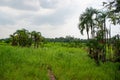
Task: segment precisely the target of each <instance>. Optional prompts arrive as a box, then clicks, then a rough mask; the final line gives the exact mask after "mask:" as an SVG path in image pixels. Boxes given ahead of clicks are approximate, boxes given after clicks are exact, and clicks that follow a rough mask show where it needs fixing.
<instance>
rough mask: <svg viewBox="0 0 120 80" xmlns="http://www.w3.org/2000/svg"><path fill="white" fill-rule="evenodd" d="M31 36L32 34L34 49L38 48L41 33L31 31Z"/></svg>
mask: <svg viewBox="0 0 120 80" xmlns="http://www.w3.org/2000/svg"><path fill="white" fill-rule="evenodd" d="M31 34H32V39H33V42H34V47H36V48H38V47H39V44H40V41H41V40H42V36H41V33H40V32H36V31H32V32H31Z"/></svg>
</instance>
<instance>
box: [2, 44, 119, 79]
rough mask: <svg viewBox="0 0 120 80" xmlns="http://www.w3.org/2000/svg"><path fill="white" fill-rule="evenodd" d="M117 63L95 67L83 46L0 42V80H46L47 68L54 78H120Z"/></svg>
mask: <svg viewBox="0 0 120 80" xmlns="http://www.w3.org/2000/svg"><path fill="white" fill-rule="evenodd" d="M118 65H119V63H112V62H106V63H104V64H103V63H100V66H97V65H96V64H95V62H94V60H92V59H90V58H89V57H88V56H87V53H86V52H85V50H84V49H82V48H70V47H69V48H68V47H62V46H61V45H57V44H54V43H48V44H46V45H45V47H42V48H38V49H34V48H32V47H31V48H21V47H12V46H5V45H0V80H49V76H48V71H47V67H50V68H51V69H52V71H53V73H54V75H55V76H56V79H57V80H120V74H119V72H118V71H117V68H118Z"/></svg>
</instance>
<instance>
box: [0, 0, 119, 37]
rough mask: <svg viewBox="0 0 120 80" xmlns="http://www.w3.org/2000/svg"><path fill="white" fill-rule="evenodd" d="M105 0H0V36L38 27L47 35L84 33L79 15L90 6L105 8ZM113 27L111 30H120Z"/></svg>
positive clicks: (61, 35)
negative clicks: (80, 29) (81, 30)
mask: <svg viewBox="0 0 120 80" xmlns="http://www.w3.org/2000/svg"><path fill="white" fill-rule="evenodd" d="M104 1H106V0H0V38H7V37H9V35H10V34H13V33H14V32H15V31H16V30H18V29H22V28H25V29H27V30H29V31H33V30H35V31H38V32H41V34H42V35H43V36H44V37H47V38H55V37H65V36H68V35H70V36H74V37H77V38H82V39H85V38H86V34H85V35H84V36H82V35H81V34H80V31H79V29H78V24H79V17H80V14H82V13H83V12H84V11H85V9H86V8H87V7H93V8H96V9H102V8H103V6H102V2H104ZM119 30H120V29H119V28H118V27H117V28H115V27H113V29H112V33H113V34H116V33H119Z"/></svg>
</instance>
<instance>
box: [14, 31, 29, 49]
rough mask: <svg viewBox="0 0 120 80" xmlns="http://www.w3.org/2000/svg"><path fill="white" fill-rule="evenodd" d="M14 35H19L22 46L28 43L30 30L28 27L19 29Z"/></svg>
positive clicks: (19, 42)
mask: <svg viewBox="0 0 120 80" xmlns="http://www.w3.org/2000/svg"><path fill="white" fill-rule="evenodd" d="M14 35H17V36H18V44H19V45H20V46H22V47H24V46H27V45H28V37H29V32H28V31H27V30H26V29H21V30H17V31H16V32H15V33H14Z"/></svg>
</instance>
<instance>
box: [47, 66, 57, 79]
mask: <svg viewBox="0 0 120 80" xmlns="http://www.w3.org/2000/svg"><path fill="white" fill-rule="evenodd" d="M47 70H48V76H49V80H56V77H55V75H54V73H53V72H52V69H51V67H47Z"/></svg>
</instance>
